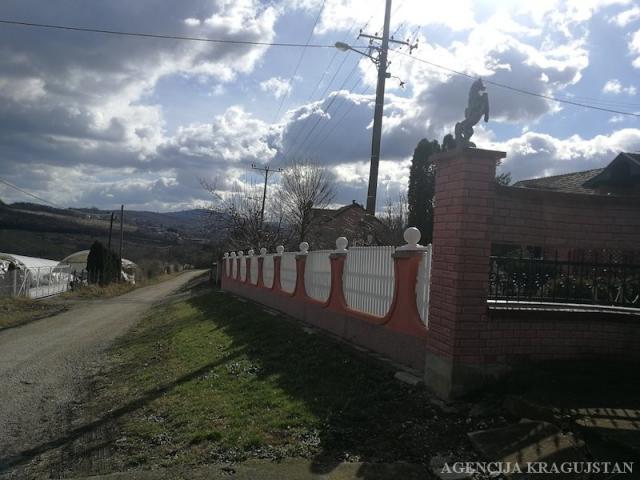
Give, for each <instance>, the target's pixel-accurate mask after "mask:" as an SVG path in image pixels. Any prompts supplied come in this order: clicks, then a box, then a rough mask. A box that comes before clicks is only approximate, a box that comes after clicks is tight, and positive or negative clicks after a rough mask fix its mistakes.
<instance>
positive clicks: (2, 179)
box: [0, 178, 63, 209]
mask: <svg viewBox="0 0 640 480" xmlns="http://www.w3.org/2000/svg"><path fill="white" fill-rule="evenodd" d="M0 182H2V183H4V184H5V185H8V186H9V187H11V188H14V189H15V190H18V191H19V192H22V193H24V194H25V195H28V196H30V197H32V198H35V199H36V200H40V201H41V202H44V203H47V204H49V205H51V206H52V207H55V208H60V209H62V208H63V207H61V206H59V205H56V204H55V203H53V202H50V201H49V200H45V199H44V198H42V197H39V196H38V195H36V194H34V193H31V192H27V191H26V190H25V189H23V188H20V187H18V186H17V185H14V184H13V183H11V182H9V181H8V180H5V179H4V178H0Z"/></svg>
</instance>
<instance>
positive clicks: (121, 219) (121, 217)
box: [118, 205, 124, 281]
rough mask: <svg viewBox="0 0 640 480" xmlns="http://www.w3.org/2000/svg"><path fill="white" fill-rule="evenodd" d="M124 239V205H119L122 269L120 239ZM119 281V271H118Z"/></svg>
mask: <svg viewBox="0 0 640 480" xmlns="http://www.w3.org/2000/svg"><path fill="white" fill-rule="evenodd" d="M123 239H124V205H121V206H120V269H122V241H123ZM118 281H120V273H118Z"/></svg>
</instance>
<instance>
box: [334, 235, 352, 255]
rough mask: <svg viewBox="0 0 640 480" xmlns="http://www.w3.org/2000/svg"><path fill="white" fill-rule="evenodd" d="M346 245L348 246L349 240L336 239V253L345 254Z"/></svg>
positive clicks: (344, 238)
mask: <svg viewBox="0 0 640 480" xmlns="http://www.w3.org/2000/svg"><path fill="white" fill-rule="evenodd" d="M347 245H349V240H347V237H338V238H337V239H336V250H337V251H338V252H346V251H347Z"/></svg>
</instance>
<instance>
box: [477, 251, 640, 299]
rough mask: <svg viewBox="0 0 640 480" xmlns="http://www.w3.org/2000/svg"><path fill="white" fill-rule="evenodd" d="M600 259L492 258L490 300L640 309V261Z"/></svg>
mask: <svg viewBox="0 0 640 480" xmlns="http://www.w3.org/2000/svg"><path fill="white" fill-rule="evenodd" d="M597 260H598V259H597V258H596V259H595V261H594V259H590V260H589V261H585V260H584V259H582V260H579V261H576V260H568V261H561V260H558V258H557V257H556V258H554V259H552V260H549V259H537V258H511V257H491V271H490V275H489V299H490V300H503V301H516V302H552V303H581V304H590V305H609V306H610V305H616V306H623V307H633V308H640V264H639V263H635V262H633V263H616V262H613V261H612V259H611V258H607V259H606V262H605V263H603V262H598V261H597ZM603 260H604V259H603Z"/></svg>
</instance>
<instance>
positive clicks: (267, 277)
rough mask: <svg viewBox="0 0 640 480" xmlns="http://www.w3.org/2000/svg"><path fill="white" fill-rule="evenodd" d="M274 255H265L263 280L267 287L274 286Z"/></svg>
mask: <svg viewBox="0 0 640 480" xmlns="http://www.w3.org/2000/svg"><path fill="white" fill-rule="evenodd" d="M273 272H274V269H273V255H265V256H264V262H263V263H262V282H263V283H264V286H265V287H267V288H271V287H273Z"/></svg>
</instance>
